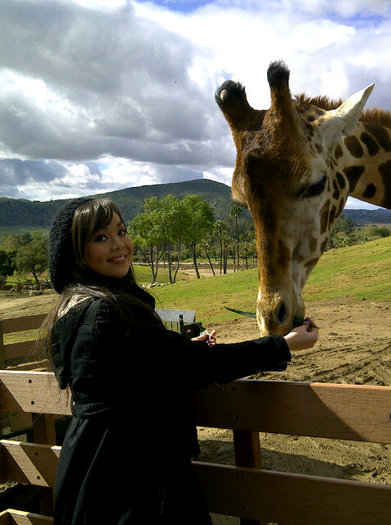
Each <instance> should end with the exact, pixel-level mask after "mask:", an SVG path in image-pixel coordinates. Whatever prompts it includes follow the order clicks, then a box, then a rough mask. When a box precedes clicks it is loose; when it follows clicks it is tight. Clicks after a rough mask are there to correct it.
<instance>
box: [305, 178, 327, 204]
mask: <svg viewBox="0 0 391 525" xmlns="http://www.w3.org/2000/svg"><path fill="white" fill-rule="evenodd" d="M326 181H327V177H326V175H324V176H323V177H322V178H321V179H320V181H319V182H316V183H315V184H311V186H307V187H306V188H305V189H304V190H303V192H302V193H301V198H302V199H308V198H310V197H316V196H317V195H320V194H321V193H322V191H323V190H324V188H325V186H326Z"/></svg>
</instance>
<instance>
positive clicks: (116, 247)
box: [84, 213, 133, 279]
mask: <svg viewBox="0 0 391 525" xmlns="http://www.w3.org/2000/svg"><path fill="white" fill-rule="evenodd" d="M132 259H133V243H132V241H131V239H130V237H129V235H128V232H127V230H126V227H125V225H124V223H123V222H122V221H121V219H120V218H119V216H118V215H117V214H116V213H113V217H112V219H111V222H110V224H108V225H107V226H106V227H105V228H102V229H100V230H97V231H96V232H95V233H94V234H93V235H92V238H91V240H90V241H89V242H88V244H87V246H86V249H85V253H84V263H85V265H86V266H87V267H88V268H90V269H91V270H93V271H94V272H96V273H99V274H100V275H104V276H105V277H117V278H119V279H120V278H121V277H124V276H125V275H126V274H127V273H128V271H129V268H130V265H131V262H132Z"/></svg>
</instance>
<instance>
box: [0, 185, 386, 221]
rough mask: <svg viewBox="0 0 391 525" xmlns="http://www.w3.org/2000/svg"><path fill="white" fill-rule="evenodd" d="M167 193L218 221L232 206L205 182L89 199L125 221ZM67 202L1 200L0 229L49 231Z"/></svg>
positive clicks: (348, 213)
mask: <svg viewBox="0 0 391 525" xmlns="http://www.w3.org/2000/svg"><path fill="white" fill-rule="evenodd" d="M168 194H172V195H174V196H175V197H177V198H179V199H183V197H185V196H186V195H189V194H196V195H201V196H202V197H204V198H205V199H206V200H207V201H208V202H210V204H211V205H212V206H213V207H214V209H215V215H216V218H217V219H223V218H225V217H226V215H227V210H228V209H229V207H230V206H231V204H232V198H231V188H230V187H229V186H227V185H226V184H221V183H220V182H215V181H212V180H208V179H197V180H191V181H185V182H174V183H170V184H152V185H149V186H137V187H133V188H126V189H123V190H116V191H111V192H107V193H101V194H94V195H89V196H90V197H109V198H111V199H113V200H114V201H115V202H116V203H117V204H118V205H119V207H120V208H121V210H122V212H123V214H124V217H125V219H127V220H131V219H133V217H135V215H137V214H138V213H140V212H142V211H143V207H144V200H145V199H148V198H150V197H153V196H156V197H159V198H161V197H164V196H165V195H168ZM66 200H67V199H60V200H52V201H45V202H40V201H30V200H27V199H9V198H7V197H0V228H7V227H9V228H15V227H20V228H21V229H22V228H23V229H24V230H27V231H28V230H29V229H31V228H48V227H49V226H50V223H51V221H52V218H53V216H54V214H55V213H56V211H57V210H58V208H59V207H60V206H61V205H62V204H63V203H64V202H66ZM343 215H344V217H349V218H351V219H352V220H353V221H354V222H355V223H357V224H360V225H364V224H391V210H385V209H383V208H379V209H375V210H365V209H357V210H351V209H345V210H344V212H343Z"/></svg>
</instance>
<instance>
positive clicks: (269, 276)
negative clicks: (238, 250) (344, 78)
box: [216, 62, 373, 335]
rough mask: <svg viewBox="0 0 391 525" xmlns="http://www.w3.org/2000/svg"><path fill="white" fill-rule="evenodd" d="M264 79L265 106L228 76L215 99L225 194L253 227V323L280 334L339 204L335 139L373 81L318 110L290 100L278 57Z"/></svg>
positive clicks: (349, 126) (297, 306)
mask: <svg viewBox="0 0 391 525" xmlns="http://www.w3.org/2000/svg"><path fill="white" fill-rule="evenodd" d="M267 77H268V82H269V85H270V92H271V107H270V109H268V110H255V109H253V108H252V107H251V106H250V105H249V103H248V101H247V98H246V93H245V89H244V87H243V86H242V85H241V84H239V83H236V82H233V81H226V82H224V83H223V84H222V85H221V86H220V88H219V89H218V90H217V92H216V101H217V104H218V105H219V107H220V109H221V110H222V112H223V114H224V116H225V118H226V120H227V122H228V124H229V126H230V128H231V132H232V135H233V139H234V142H235V146H236V151H237V157H236V165H235V170H234V174H233V179H232V195H233V199H234V200H235V201H237V202H238V203H240V204H243V205H245V206H247V208H248V209H249V210H250V212H251V215H252V217H253V221H254V226H255V231H256V243H257V254H258V265H259V292H258V299H257V320H258V325H259V328H260V331H261V334H262V335H267V334H282V335H284V334H286V333H287V332H289V330H290V329H291V327H292V323H293V319H294V317H295V316H301V317H303V316H304V304H303V301H302V299H301V292H302V289H303V286H304V284H305V282H306V280H307V278H308V276H309V274H310V273H311V270H312V269H313V267H314V266H315V264H316V263H317V261H318V259H319V258H320V256H321V254H322V253H323V251H324V249H325V247H326V244H327V242H328V239H329V236H330V232H331V229H332V226H333V224H334V221H335V219H336V218H337V217H338V215H339V214H340V213H341V212H342V210H343V207H344V205H345V202H346V199H347V195H348V191H349V188H348V186H349V185H348V181H347V180H345V179H344V177H341V175H340V173H339V172H338V169H337V164H338V160H337V157H338V151H339V150H338V144H339V142H340V141H341V140H342V138H343V137H346V136H350V135H351V134H353V133H354V131H355V128H356V127H357V124H358V120H359V117H360V115H361V112H362V109H363V107H364V104H365V102H366V100H367V98H368V97H369V94H370V92H371V90H372V88H373V85H372V86H369V87H368V88H366V89H365V90H363V91H361V92H359V93H356V94H355V95H353V96H352V97H350V98H349V99H347V100H346V101H345V102H343V103H342V104H341V105H340V106H339V107H338V108H337V109H334V110H330V111H325V110H323V109H320V108H318V107H315V106H312V105H309V104H305V103H304V102H300V101H298V100H296V101H294V100H292V98H291V94H290V91H289V70H288V69H287V67H286V66H285V65H284V64H283V63H282V62H274V63H272V64H271V65H270V66H269V69H268V73H267ZM338 177H341V179H343V180H338ZM336 185H337V186H336ZM337 190H338V191H337Z"/></svg>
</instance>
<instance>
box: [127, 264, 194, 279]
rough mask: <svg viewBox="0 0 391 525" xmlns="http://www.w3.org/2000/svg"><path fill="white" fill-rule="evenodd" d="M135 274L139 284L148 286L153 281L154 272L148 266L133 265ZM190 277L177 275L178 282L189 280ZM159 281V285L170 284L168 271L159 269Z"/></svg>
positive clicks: (180, 273)
mask: <svg viewBox="0 0 391 525" xmlns="http://www.w3.org/2000/svg"><path fill="white" fill-rule="evenodd" d="M133 269H134V273H135V276H136V281H137V282H138V283H139V284H147V283H150V282H151V279H152V272H151V269H150V267H149V266H148V265H145V266H141V265H139V264H134V265H133ZM188 279H189V277H188V276H186V275H185V274H184V273H183V272H180V271H179V272H178V275H177V281H183V280H188ZM157 281H158V282H159V283H168V282H169V278H168V269H164V268H159V271H158V274H157Z"/></svg>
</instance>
